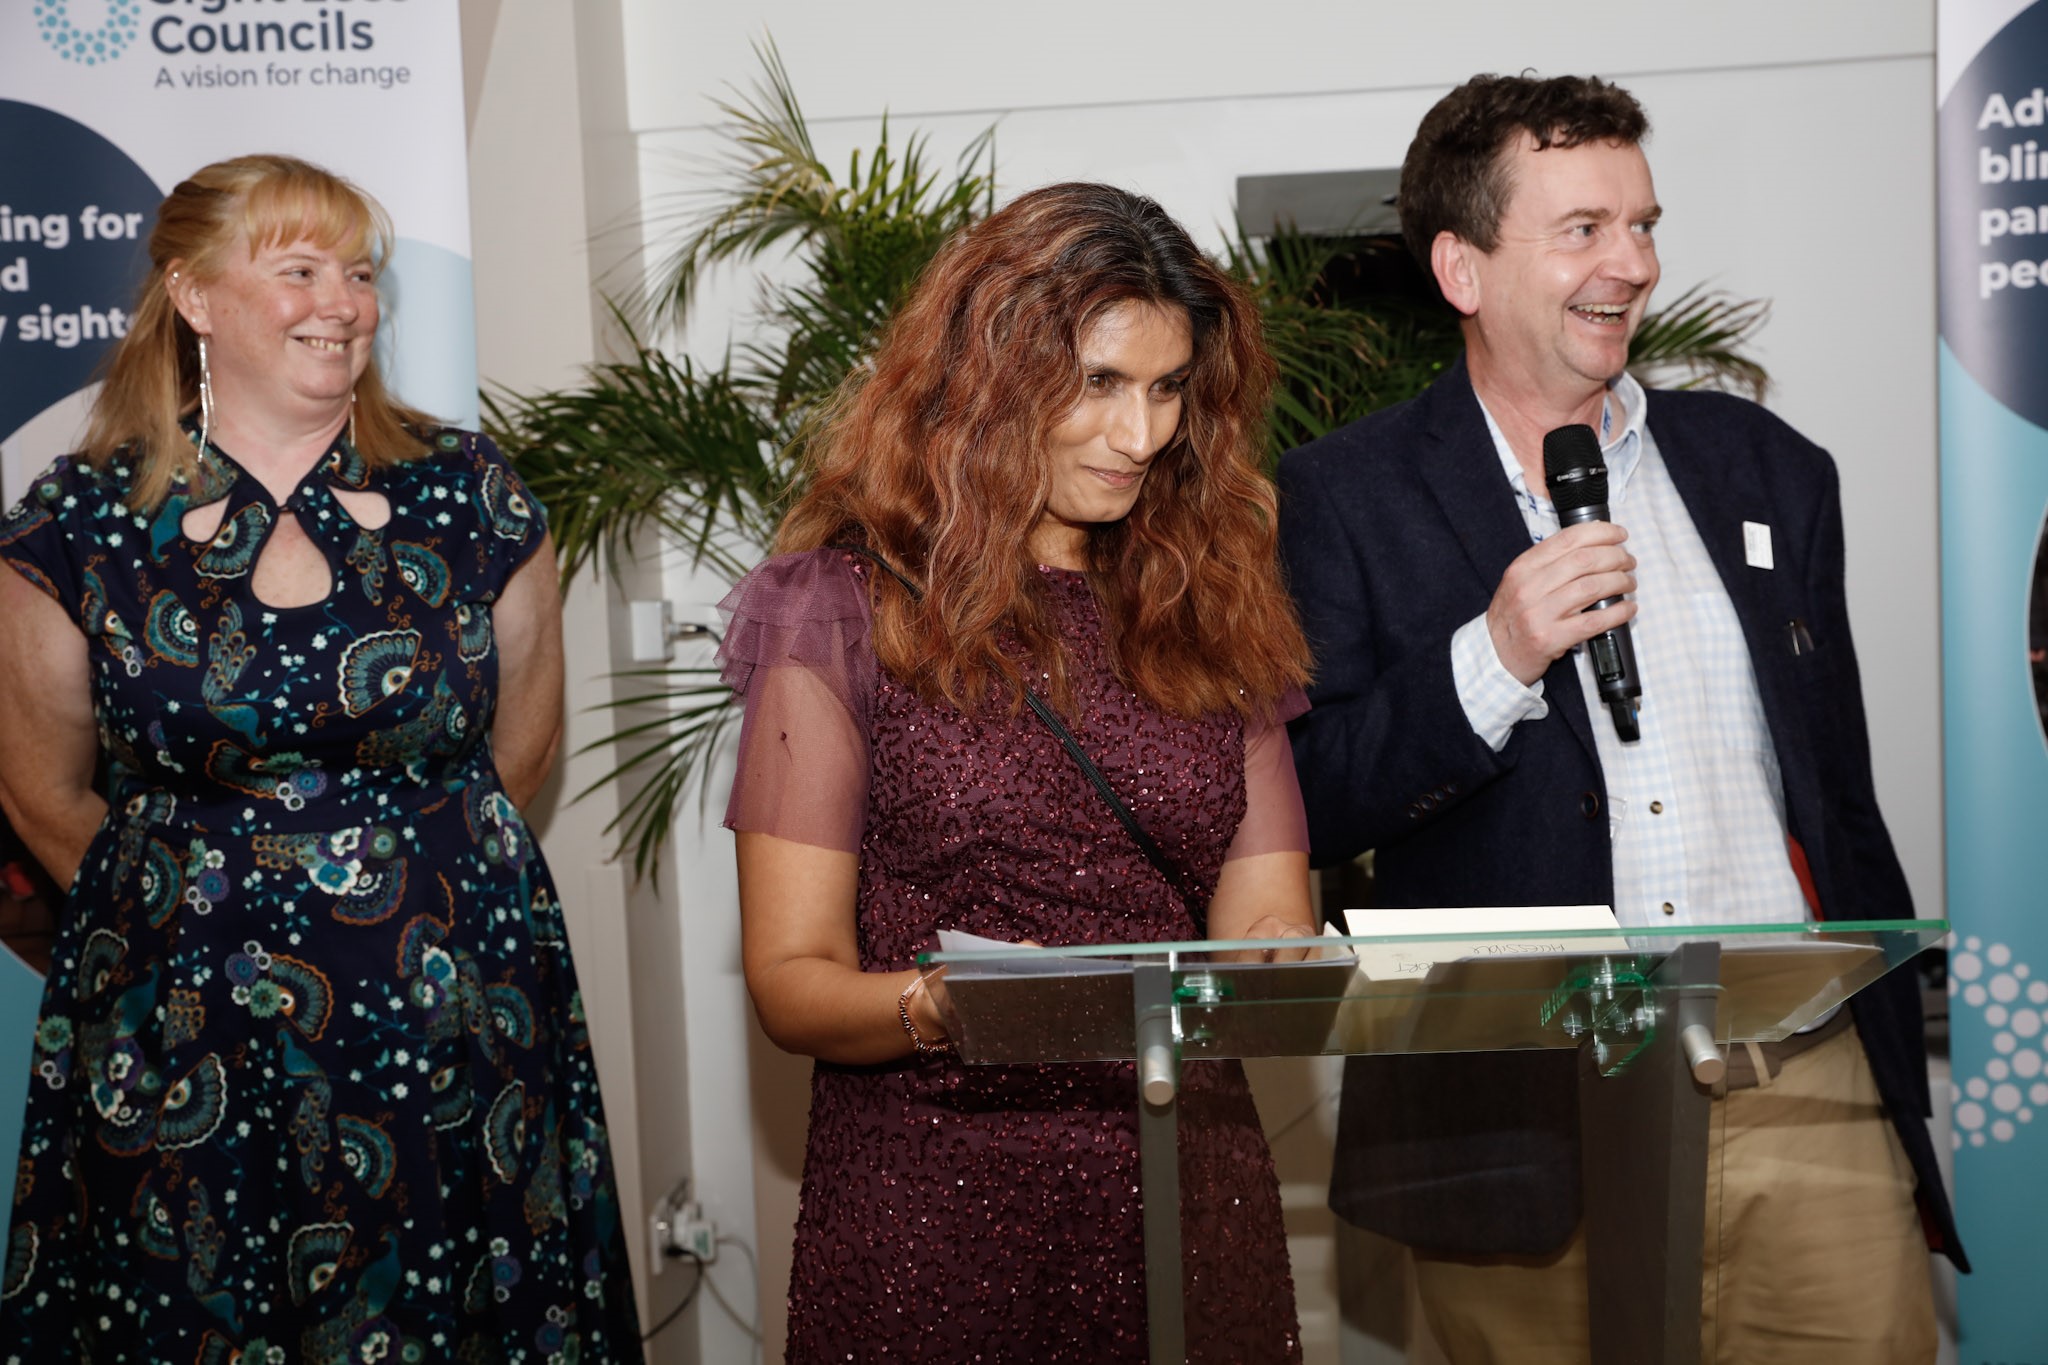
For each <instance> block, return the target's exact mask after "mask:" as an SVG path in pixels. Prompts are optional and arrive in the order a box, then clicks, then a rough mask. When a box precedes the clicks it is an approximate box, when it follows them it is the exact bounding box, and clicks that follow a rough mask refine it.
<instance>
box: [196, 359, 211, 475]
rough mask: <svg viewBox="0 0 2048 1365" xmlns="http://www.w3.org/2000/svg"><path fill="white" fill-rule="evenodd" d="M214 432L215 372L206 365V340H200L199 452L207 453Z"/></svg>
mask: <svg viewBox="0 0 2048 1365" xmlns="http://www.w3.org/2000/svg"><path fill="white" fill-rule="evenodd" d="M212 430H213V370H212V369H211V368H209V367H208V365H207V363H206V338H205V336H204V335H202V336H201V337H200V338H199V451H200V453H201V454H205V453H206V440H207V434H208V433H209V432H211V431H212Z"/></svg>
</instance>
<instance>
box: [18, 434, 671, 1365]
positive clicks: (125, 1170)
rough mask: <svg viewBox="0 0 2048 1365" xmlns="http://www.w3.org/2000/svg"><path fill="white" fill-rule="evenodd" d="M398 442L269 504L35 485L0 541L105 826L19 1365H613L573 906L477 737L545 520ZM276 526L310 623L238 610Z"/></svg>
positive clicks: (60, 996)
mask: <svg viewBox="0 0 2048 1365" xmlns="http://www.w3.org/2000/svg"><path fill="white" fill-rule="evenodd" d="M194 439H195V444H196V437H195V438H194ZM427 443H428V450H427V453H426V454H425V455H424V456H422V457H420V458H417V459H414V460H411V461H408V462H405V463H402V464H398V465H394V466H386V467H382V468H376V469H372V468H370V467H368V466H367V465H366V464H365V462H364V461H363V460H362V459H361V458H360V457H358V456H357V454H356V452H355V451H354V449H353V448H352V447H351V446H350V445H349V444H348V442H347V441H346V439H341V438H338V439H337V440H336V442H335V443H334V445H333V446H332V447H331V448H330V450H329V451H328V452H327V454H326V455H325V456H324V457H323V458H322V459H321V460H320V462H319V463H318V464H317V465H316V467H315V468H314V469H313V470H312V472H310V473H309V474H308V475H307V476H306V478H305V479H304V480H303V481H302V482H301V483H300V484H299V485H298V487H297V488H296V489H295V490H294V491H293V492H292V494H291V496H290V497H289V498H288V499H287V500H286V501H285V503H284V504H283V506H282V507H280V506H279V505H277V504H276V503H275V502H273V500H272V498H271V495H270V494H269V492H268V491H267V490H266V489H265V488H264V486H263V484H262V483H261V482H260V481H259V480H258V479H256V478H254V477H253V476H251V475H249V474H247V473H245V472H244V471H243V470H241V469H240V467H239V466H237V465H236V463H235V462H234V460H233V459H232V458H231V457H230V456H229V455H228V454H226V453H225V452H223V451H221V450H220V449H219V448H218V447H215V446H209V447H207V448H206V449H205V450H204V451H203V452H202V453H201V456H200V463H199V472H198V475H197V477H196V478H194V479H192V480H190V481H189V482H183V483H180V484H179V485H177V486H176V487H174V488H173V490H172V493H171V496H170V497H169V498H168V499H167V501H166V502H165V503H164V504H163V506H162V507H161V508H160V509H158V510H157V511H155V512H154V513H152V514H148V515H143V514H138V513H136V512H134V511H132V510H131V509H130V508H129V507H128V506H127V505H126V502H125V499H126V496H127V494H128V490H129V487H130V482H131V478H132V472H133V471H132V470H131V469H130V468H129V467H128V466H127V465H126V464H124V463H123V462H122V461H121V460H119V459H116V460H114V461H112V462H110V463H108V464H106V465H105V466H103V467H101V468H98V469H94V468H92V467H89V466H87V465H86V464H84V463H82V462H79V461H76V460H68V459H67V460H59V461H58V462H57V463H56V464H55V465H54V466H52V467H51V468H50V470H49V471H48V472H46V473H45V474H44V475H43V476H42V477H41V478H39V479H38V480H36V481H35V483H34V484H33V485H32V486H31V487H30V489H29V491H28V494H27V496H26V497H25V498H24V499H23V500H22V501H21V502H20V503H19V504H18V505H17V506H16V507H15V508H14V509H13V510H12V511H11V512H10V513H9V514H8V516H7V519H6V520H5V522H4V523H0V558H4V559H5V560H6V561H7V563H8V564H9V565H10V566H11V568H12V570H13V571H16V572H19V573H22V574H24V575H26V576H27V577H28V579H29V580H30V581H32V582H33V583H35V584H36V585H37V586H39V587H40V588H42V589H43V591H44V592H46V593H48V594H49V595H50V596H51V597H52V598H54V599H55V600H56V601H57V602H58V603H59V604H60V605H62V607H63V608H64V609H65V611H66V612H67V613H69V614H70V615H71V616H72V617H73V619H75V620H76V621H77V622H78V625H79V627H80V628H81V629H82V630H83V631H84V632H85V634H86V636H87V637H88V647H89V651H90V660H91V664H90V667H91V679H92V694H93V704H94V709H95V712H96V714H97V718H98V722H99V730H100V742H101V749H102V756H103V758H104V760H105V763H106V769H107V782H108V786H107V791H108V795H109V798H110V811H109V814H108V817H107V819H106V822H105V823H104V824H103V825H102V827H101V828H100V830H99V832H98V834H97V835H96V836H95V837H94V839H93V841H92V844H91V846H90V848H89V849H88V850H87V852H86V854H85V858H84V862H83V864H82V865H81V867H80V869H79V872H78V877H77V880H76V882H75V884H74V885H73V887H72V889H71V894H70V898H69V901H68V906H67V909H66V912H65V916H64V920H63V923H62V926H61V928H60V932H59V937H58V940H57V943H56V945H55V952H54V965H53V967H52V970H51V973H50V975H49V978H48V981H47V983H46V988H45V992H44V998H43V1007H42V1016H41V1022H40V1025H39V1027H38V1029H37V1031H36V1038H35V1057H34V1072H33V1075H32V1077H31V1080H30V1093H29V1096H28V1107H27V1114H26V1120H25V1123H24V1127H23V1136H22V1150H21V1156H20V1163H19V1171H18V1175H17V1179H16V1181H15V1193H14V1204H13V1217H12V1220H11V1226H10V1228H9V1231H8V1236H7V1242H6V1264H5V1274H4V1279H0V1361H5V1362H8V1365H57V1362H63V1361H73V1360H90V1361H92V1362H94V1365H113V1363H115V1362H133V1363H134V1365H165V1363H166V1362H176V1365H186V1362H193V1363H194V1365H230V1363H231V1362H240V1365H286V1363H287V1362H303V1363H304V1365H341V1363H342V1362H348V1363H349V1365H372V1362H400V1361H405V1362H411V1361H433V1362H443V1361H456V1362H483V1361H490V1362H505V1363H506V1365H517V1363H520V1362H535V1363H538V1362H549V1363H550V1365H566V1362H578V1361H580V1362H585V1365H589V1363H591V1362H613V1361H620V1362H623V1361H628V1360H632V1361H637V1360H638V1359H639V1358H640V1348H639V1344H638V1331H637V1326H636V1313H635V1309H634V1303H633V1294H632V1286H631V1281H630V1279H629V1276H628V1272H627V1261H626V1255H625V1243H624V1240H623V1228H622V1225H621V1220H620V1209H619V1204H618V1198H617V1194H616V1188H615V1182H614V1177H613V1170H612V1158H611V1150H610V1144H609V1142H608V1141H607V1138H606V1133H605V1126H604V1116H603V1111H602V1108H601V1106H600V1103H599V1098H598V1090H597V1077H596V1071H595V1067H594V1064H593V1062H592V1057H591V1050H590V1040H589V1036H588V1031H587V1028H586V1025H585V1019H584V1011H583V1005H582V1001H581V999H580V998H579V996H578V994H577V986H576V977H575V972H574V970H573V968H572V966H571V963H570V959H569V945H568V940H567V937H566V934H565V932H564V928H563V919H562V911H561V907H560V906H559V904H558V903H557V900H556V897H555V891H554V887H553V885H552V883H551V882H550V880H549V877H548V873H547V869H546V866H545V864H544V863H543V862H542V860H541V856H540V852H539V850H538V849H537V848H536V847H535V846H534V842H533V838H532V835H531V834H530V833H529V831H528V829H527V827H526V825H525V823H524V822H523V821H522V820H521V818H520V816H519V812H518V811H517V810H515V809H514V808H513V806H512V803H511V802H510V801H509V800H508V799H507V798H506V795H505V792H504V789H503V787H502V786H501V784H500V782H499V780H498V776H497V771H496V768H495V767H494V765H493V761H492V757H491V747H490V741H489V734H490V727H491V719H492V714H493V707H494V704H495V699H496V692H497V678H498V658H497V652H496V647H495V642H494V639H493V633H492V603H493V602H494V601H495V600H496V599H497V598H498V596H499V594H500V593H501V592H502V591H503V589H504V587H505V584H506V582H507V581H508V579H509V578H510V577H511V575H512V573H513V571H514V570H515V569H516V568H517V567H518V566H519V565H520V564H521V563H522V562H524V561H525V559H526V558H527V557H528V556H529V555H531V554H532V553H533V552H534V551H535V550H536V549H537V548H538V547H539V546H540V544H541V542H542V539H543V536H544V532H545V522H544V516H543V512H542V509H541V507H540V506H539V505H538V504H537V503H536V502H535V501H534V500H533V499H532V498H531V497H530V496H529V495H528V494H527V492H526V490H525V489H524V487H523V486H522V485H521V483H520V481H519V479H518V477H517V475H516V474H515V473H514V472H513V471H512V469H511V467H510V466H509V465H508V464H507V463H506V462H505V461H504V459H503V458H502V456H500V455H499V453H498V452H497V450H496V449H495V448H494V447H493V446H492V445H491V444H490V442H489V441H487V440H485V439H483V438H481V437H479V436H476V435H472V434H469V433H465V432H460V431H454V430H440V431H435V432H430V433H427ZM337 488H338V489H342V490H357V491H360V492H365V493H375V494H381V495H382V496H383V498H384V499H385V502H386V505H387V506H388V509H389V517H388V520H386V521H385V522H384V523H383V524H381V525H379V526H376V527H374V528H373V527H371V526H370V525H368V524H367V523H368V522H369V521H371V520H374V517H373V516H369V515H366V516H365V518H364V522H363V523H361V524H359V523H358V522H357V521H356V519H355V518H354V517H353V516H352V515H351V513H350V511H349V510H348V508H347V507H346V506H344V502H343V499H342V498H340V497H337V496H336V493H335V490H336V489H337ZM223 499H224V500H225V506H224V508H223V509H222V511H221V516H220V521H219V528H218V530H217V531H216V532H214V533H213V534H212V535H211V536H210V537H209V538H208V539H206V540H204V541H194V540H191V539H188V538H187V537H186V535H185V534H184V530H183V518H184V514H185V513H186V512H188V511H190V510H193V509H195V508H205V507H208V506H210V505H211V504H215V503H218V502H221V501H222V500H223ZM373 501H374V500H368V499H366V500H365V501H364V502H363V503H359V504H357V505H358V506H359V507H360V506H363V505H367V504H368V503H369V502H373ZM286 515H291V516H296V518H297V519H298V523H299V525H300V527H301V528H303V530H304V531H305V533H306V535H307V536H308V538H309V539H310V540H311V542H312V543H313V544H314V545H316V546H317V547H318V548H319V549H320V551H321V552H322V554H323V555H324V556H325V558H326V559H327V561H328V568H329V570H330V577H331V590H330V592H329V593H328V595H327V597H326V598H325V599H323V600H321V601H319V602H317V603H314V604H312V605H310V606H299V607H276V606H269V605H266V604H264V603H263V602H261V601H259V600H258V599H257V597H256V596H255V593H254V590H253V587H252V583H253V578H254V569H255V565H256V562H257V559H258V556H259V555H260V554H261V553H262V550H263V546H264V544H265V543H266V540H267V538H268V536H269V535H270V533H271V532H272V530H273V529H274V528H275V527H276V526H277V525H278V524H279V522H280V520H281V518H282V517H284V516H286ZM17 1102H19V1097H17V1096H7V1097H4V1098H0V1103H17Z"/></svg>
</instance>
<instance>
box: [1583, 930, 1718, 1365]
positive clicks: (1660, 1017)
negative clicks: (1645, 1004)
mask: <svg viewBox="0 0 2048 1365" xmlns="http://www.w3.org/2000/svg"><path fill="white" fill-rule="evenodd" d="M1720 963H1721V945H1720V944H1718V943H1687V944H1682V945H1681V946H1679V947H1678V948H1677V949H1676V950H1675V951H1674V952H1673V953H1672V954H1671V956H1670V957H1669V958H1668V959H1666V961H1665V964H1664V966H1663V968H1662V969H1661V970H1660V971H1659V972H1658V976H1659V977H1660V978H1662V982H1663V984H1659V985H1658V986H1657V987H1656V988H1655V992H1654V996H1653V1001H1654V1009H1655V1015H1654V1024H1653V1029H1654V1034H1653V1037H1652V1038H1651V1040H1650V1042H1649V1043H1648V1044H1647V1045H1646V1046H1645V1047H1644V1048H1643V1049H1642V1050H1641V1051H1640V1052H1638V1053H1637V1054H1636V1055H1635V1056H1634V1057H1632V1058H1631V1059H1630V1060H1629V1061H1628V1063H1627V1065H1626V1066H1625V1067H1624V1068H1622V1069H1621V1070H1620V1071H1619V1072H1617V1073H1615V1074H1611V1075H1602V1074H1600V1070H1599V1067H1598V1065H1597V1064H1596V1061H1595V1049H1594V1048H1593V1047H1590V1046H1588V1047H1586V1048H1585V1049H1583V1050H1582V1051H1581V1053H1580V1055H1579V1130H1580V1141H1579V1150H1580V1163H1581V1165H1580V1181H1579V1186H1580V1190H1581V1198H1582V1200H1583V1202H1584V1209H1585V1213H1584V1217H1585V1227H1586V1307H1587V1313H1588V1315H1589V1317H1590V1326H1591V1329H1592V1348H1593V1349H1592V1357H1593V1365H1699V1360H1700V1321H1701V1312H1700V1248H1701V1244H1702V1241H1703V1238H1704V1233H1705V1229H1706V1217H1707V1207H1706V1204H1707V1135H1708V1128H1709V1124H1710V1122H1711V1118H1712V1104H1711V1100H1710V1097H1709V1092H1708V1090H1707V1089H1706V1088H1705V1087H1704V1086H1702V1085H1700V1084H1699V1083H1697V1082H1696V1081H1695V1080H1694V1075H1693V1073H1694V1067H1695V1065H1696V1064H1699V1063H1701V1062H1702V1061H1703V1059H1702V1058H1699V1057H1696V1056H1693V1055H1689V1053H1688V1048H1687V1041H1688V1040H1687V1039H1686V1038H1685V1037H1684V1035H1685V1034H1687V1032H1688V1031H1689V1030H1692V1029H1694V1028H1696V1027H1699V1028H1704V1029H1705V1030H1707V1031H1708V1032H1709V1033H1711V1031H1712V1029H1713V1027H1714V1016H1715V1010H1716V1007H1717V1005H1718V1003H1719V984H1718V983H1719V981H1720ZM1699 1036H1700V1035H1699V1034H1698V1033H1693V1034H1692V1041H1693V1042H1694V1044H1695V1048H1694V1050H1695V1051H1697V1040H1698V1038H1699ZM1716 1060H1718V1059H1716ZM1702 1071H1703V1074H1706V1070H1705V1068H1704V1067H1703V1068H1702Z"/></svg>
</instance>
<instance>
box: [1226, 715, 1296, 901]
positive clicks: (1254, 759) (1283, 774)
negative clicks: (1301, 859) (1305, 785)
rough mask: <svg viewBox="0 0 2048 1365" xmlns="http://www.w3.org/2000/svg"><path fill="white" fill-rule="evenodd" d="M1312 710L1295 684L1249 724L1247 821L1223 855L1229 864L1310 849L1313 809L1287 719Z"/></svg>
mask: <svg viewBox="0 0 2048 1365" xmlns="http://www.w3.org/2000/svg"><path fill="white" fill-rule="evenodd" d="M1307 710H1308V697H1307V696H1306V695H1305V694H1304V693H1303V692H1302V690H1301V689H1300V688H1298V687H1294V688H1289V689H1288V690H1287V693H1286V695H1285V696H1283V697H1281V698H1280V700H1279V702H1278V704H1277V705H1276V706H1275V707H1274V710H1273V714H1272V715H1271V716H1268V717H1266V718H1264V719H1263V720H1254V721H1247V722H1245V727H1244V821H1243V822H1242V823H1241V824H1239V825H1238V827H1237V833H1236V834H1235V835H1234V836H1233V837H1232V838H1231V840H1230V849H1229V851H1228V852H1226V853H1225V854H1224V855H1223V860H1224V861H1225V862H1228V861H1230V860H1231V859H1232V858H1249V857H1252V856H1254V855H1255V854H1260V853H1306V852H1308V813H1307V812H1306V811H1305V810H1303V809H1302V804H1301V784H1300V783H1299V782H1298V781H1296V779H1295V776H1294V749H1293V747H1292V746H1291V745H1289V744H1288V742H1287V722H1288V721H1290V720H1293V719H1294V718H1295V717H1296V716H1299V715H1302V714H1304V713H1306V712H1307Z"/></svg>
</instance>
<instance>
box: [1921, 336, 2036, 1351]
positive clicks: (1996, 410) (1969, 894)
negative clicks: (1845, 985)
mask: <svg viewBox="0 0 2048 1365" xmlns="http://www.w3.org/2000/svg"><path fill="white" fill-rule="evenodd" d="M1941 451H1942V459H1941V543H1942V619H1943V623H1944V637H1943V643H1942V672H1943V679H1944V689H1943V690H1944V696H1943V711H1944V735H1945V740H1946V744H1945V754H1946V765H1947V770H1946V779H1947V797H1948V800H1947V810H1948V906H1949V918H1950V919H1951V921H1953V923H1954V924H1955V926H1956V929H1955V938H1954V942H1953V946H1952V947H1951V949H1950V954H1949V995H1950V999H1949V1008H1950V1015H1949V1018H1950V1026H1949V1027H1950V1040H1951V1042H1950V1056H1951V1059H1952V1078H1953V1085H1952V1089H1951V1091H1950V1093H1949V1095H1948V1096H1947V1097H1945V1098H1946V1099H1947V1101H1948V1102H1949V1103H1950V1104H1951V1106H1952V1115H1953V1119H1954V1138H1953V1141H1954V1143H1955V1146H1956V1153H1955V1161H1956V1191H1955V1193H1956V1216H1957V1224H1958V1226H1959V1227H1960V1228H1961V1230H1962V1235H1963V1239H1964V1245H1965V1246H1966V1247H1967V1248H1968V1250H1969V1253H1970V1261H1971V1264H1972V1265H1973V1266H1974V1267H1975V1270H1974V1273H1972V1274H1970V1275H1967V1276H1964V1277H1963V1278H1962V1279H1961V1280H1960V1281H1959V1284H1958V1291H1957V1304H1958V1314H1957V1316H1958V1319H1959V1322H1958V1330H1957V1347H1958V1359H1959V1360H1960V1361H1961V1362H1963V1365H1979V1363H1980V1362H2000V1363H2001V1365H2041V1363H2042V1362H2048V1303H2044V1301H2043V1298H2042V1293H2041V1289H2042V1283H2043V1281H2042V1270H2041V1266H2042V1250H2041V1240H2042V1232H2043V1230H2044V1228H2048V1181H2044V1180H2043V1179H2042V1175H2041V1173H2042V1171H2043V1170H2048V1056H2044V1052H2043V1043H2044V1039H2043V1029H2042V1024H2043V1017H2044V1014H2048V916H2044V915H2043V914H2042V913H2041V909H2042V903H2043V901H2044V899H2048V738H2044V732H2043V712H2042V699H2041V698H2040V697H2039V696H2038V695H2037V693H2036V687H2035V682H2034V668H2033V666H2032V663H2031V661H2030V658H2029V651H2030V649H2031V648H2034V647H2035V645H2036V642H2035V641H2034V640H2033V639H2032V638H2030V630H2029V627H2030V609H2032V607H2033V603H2032V596H2033V594H2034V593H2035V592H2036V591H2037V587H2036V582H2035V560H2036V557H2037V552H2038V548H2039V544H2040V539H2041V533H2042V522H2043V518H2044V516H2048V431H2044V430H2042V428H2040V427H2038V426H2035V425H2034V424H2033V423H2032V422H2029V421H2027V420H2026V419H2024V418H2022V417H2020V416H2018V415H2017V414H2015V413H2014V412H2013V411H2012V410H2011V409H2010V408H2007V407H2006V406H2005V405H2004V404H2002V403H2000V402H1999V401H1998V400H1997V399H1995V398H1993V397H1992V396H1991V395H1990V394H1989V393H1987V392H1986V391H1985V390H1984V388H1983V386H1982V385H1980V384H1979V383H1978V382H1977V381H1976V380H1975V379H1973V378H1972V377H1971V375H1970V373H1969V372H1968V371H1966V370H1965V369H1964V368H1963V365H1962V363H1961V362H1960V361H1959V360H1958V359H1957V357H1956V356H1955V354H1954V353H1953V352H1952V351H1951V350H1950V349H1949V347H1948V346H1947V344H1946V343H1944V344H1943V345H1942V347H1941ZM1943 1099H1944V1097H1943V1096H1936V1097H1935V1100H1936V1103H1941V1102H1942V1100H1943Z"/></svg>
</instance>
